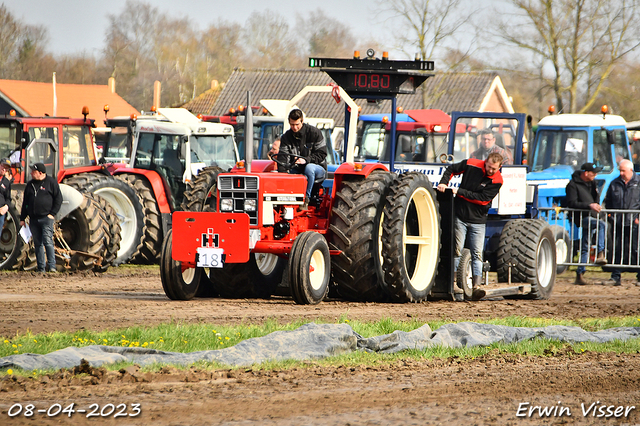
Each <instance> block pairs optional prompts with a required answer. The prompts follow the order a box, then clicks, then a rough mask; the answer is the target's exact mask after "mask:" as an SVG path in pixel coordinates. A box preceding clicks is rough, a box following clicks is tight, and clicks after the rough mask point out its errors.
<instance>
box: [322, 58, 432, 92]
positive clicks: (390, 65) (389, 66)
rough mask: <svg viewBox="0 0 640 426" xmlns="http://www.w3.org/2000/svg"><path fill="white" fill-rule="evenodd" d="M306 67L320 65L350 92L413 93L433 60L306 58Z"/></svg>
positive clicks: (424, 77) (424, 78)
mask: <svg viewBox="0 0 640 426" xmlns="http://www.w3.org/2000/svg"><path fill="white" fill-rule="evenodd" d="M309 66H310V67H312V68H322V71H324V72H326V73H327V74H328V75H329V77H331V78H332V79H333V80H334V81H335V82H336V84H338V86H340V87H342V88H343V89H344V90H345V91H346V92H347V93H349V94H354V95H366V94H372V95H375V94H379V95H397V94H401V93H415V91H416V88H417V87H418V86H420V85H421V84H422V83H423V82H424V81H425V80H426V79H427V78H428V77H431V76H432V75H433V74H432V73H429V71H433V70H434V63H433V61H419V60H418V61H390V60H388V59H372V58H367V59H358V58H354V59H337V58H309Z"/></svg>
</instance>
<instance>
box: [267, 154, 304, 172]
mask: <svg viewBox="0 0 640 426" xmlns="http://www.w3.org/2000/svg"><path fill="white" fill-rule="evenodd" d="M282 157H285V158H284V159H283V158H282ZM299 158H302V159H303V160H304V159H305V158H304V157H303V156H302V155H297V154H291V153H289V152H282V151H280V152H278V153H277V154H272V155H271V159H272V160H273V161H275V163H276V164H277V165H279V166H282V167H283V168H284V169H285V170H287V171H289V170H291V169H292V168H293V167H294V166H295V165H296V164H295V162H296V160H297V159H299Z"/></svg>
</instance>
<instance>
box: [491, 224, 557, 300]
mask: <svg viewBox="0 0 640 426" xmlns="http://www.w3.org/2000/svg"><path fill="white" fill-rule="evenodd" d="M555 242H556V239H555V237H554V235H553V231H552V230H551V227H550V226H549V225H548V224H547V222H545V221H543V220H538V219H514V220H511V221H509V222H507V224H506V225H505V226H504V228H503V229H502V233H501V234H500V242H499V244H498V281H500V282H506V281H507V280H508V277H509V265H511V281H512V282H516V283H529V284H531V293H530V295H529V296H530V297H531V298H533V299H548V298H549V297H550V296H551V292H552V291H553V285H554V284H555V279H556V244H555Z"/></svg>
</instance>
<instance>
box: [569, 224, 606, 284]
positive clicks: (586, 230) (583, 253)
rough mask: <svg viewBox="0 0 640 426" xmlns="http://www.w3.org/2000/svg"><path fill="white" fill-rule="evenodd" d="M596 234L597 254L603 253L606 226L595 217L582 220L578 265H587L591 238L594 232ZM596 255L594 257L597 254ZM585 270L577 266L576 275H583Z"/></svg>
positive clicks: (583, 267)
mask: <svg viewBox="0 0 640 426" xmlns="http://www.w3.org/2000/svg"><path fill="white" fill-rule="evenodd" d="M596 231H597V232H598V243H597V247H598V253H600V252H601V251H604V240H605V238H606V237H607V224H606V223H605V222H604V221H602V220H599V219H596V218H595V217H591V216H587V217H583V218H582V239H581V242H580V263H587V259H588V258H589V257H588V256H589V251H590V250H589V248H590V247H591V237H592V236H593V233H594V232H596ZM598 253H596V255H597V254H598ZM586 270H587V268H586V267H585V266H578V269H576V273H577V274H584V271H586Z"/></svg>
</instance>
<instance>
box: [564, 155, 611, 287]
mask: <svg viewBox="0 0 640 426" xmlns="http://www.w3.org/2000/svg"><path fill="white" fill-rule="evenodd" d="M600 171H602V167H598V166H596V165H595V164H593V163H584V164H583V165H582V167H581V168H580V170H576V171H575V172H573V175H571V180H570V181H569V183H568V184H567V188H566V193H567V196H566V199H565V200H566V205H567V207H569V208H571V209H579V210H585V212H582V211H576V212H570V213H569V215H570V216H569V218H570V220H571V221H572V222H573V223H574V224H575V225H576V226H582V241H581V244H580V246H581V247H580V263H587V256H588V255H589V247H591V236H592V235H593V233H594V232H595V233H597V236H598V243H597V244H598V255H597V257H596V260H595V263H596V264H598V265H605V264H606V263H607V259H606V257H605V253H604V240H605V237H606V235H607V232H606V229H607V225H606V223H605V222H604V221H602V220H600V219H599V218H598V215H599V213H600V210H602V206H601V205H600V203H599V201H600V194H598V186H597V185H596V183H595V178H596V175H597V174H598V172H600ZM587 212H588V214H587ZM585 271H586V268H585V267H584V266H583V265H581V266H578V269H577V270H576V281H575V284H577V285H587V284H589V282H588V281H586V280H585V279H584V272H585Z"/></svg>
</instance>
